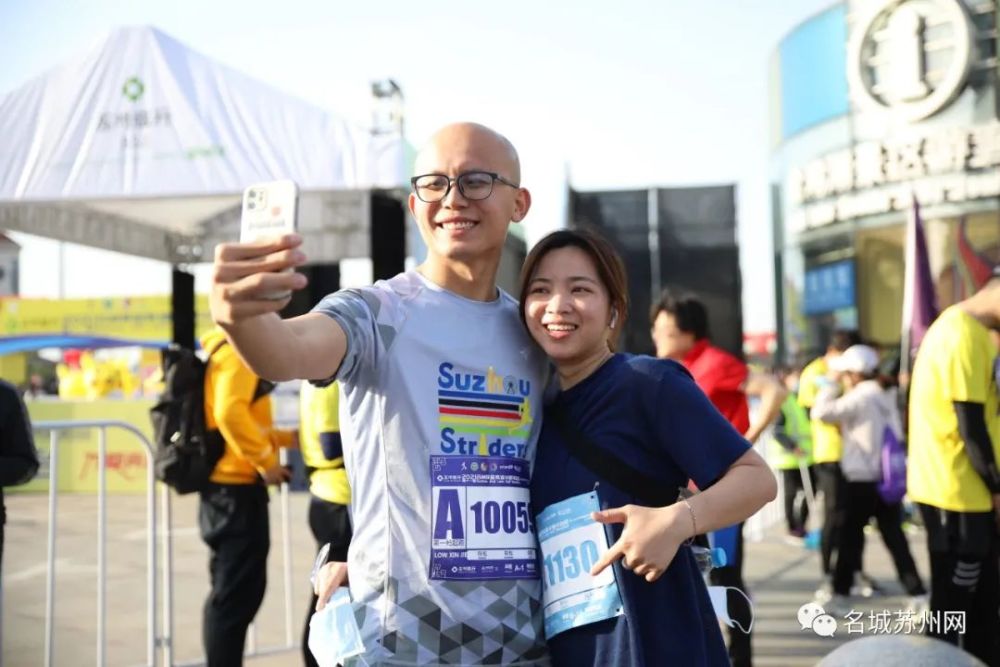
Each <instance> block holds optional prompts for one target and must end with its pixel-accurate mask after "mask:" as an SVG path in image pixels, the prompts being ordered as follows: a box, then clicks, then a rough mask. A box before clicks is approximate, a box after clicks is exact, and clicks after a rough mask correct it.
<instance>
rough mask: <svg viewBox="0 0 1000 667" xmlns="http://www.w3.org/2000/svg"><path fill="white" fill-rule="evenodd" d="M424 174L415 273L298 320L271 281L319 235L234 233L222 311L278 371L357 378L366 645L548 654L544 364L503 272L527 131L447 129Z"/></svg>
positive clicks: (448, 657)
mask: <svg viewBox="0 0 1000 667" xmlns="http://www.w3.org/2000/svg"><path fill="white" fill-rule="evenodd" d="M411 183H412V186H413V192H412V193H411V194H410V196H409V207H410V211H411V212H412V213H413V215H414V217H415V218H416V219H417V222H418V225H419V228H420V233H421V235H422V237H423V239H424V242H425V243H426V245H427V259H426V261H425V262H424V263H423V264H421V265H420V266H418V267H417V268H416V269H415V270H413V271H407V272H404V273H401V274H399V275H398V276H395V277H394V278H392V279H390V280H386V281H379V282H377V283H376V284H375V285H373V286H371V287H366V288H362V289H347V290H341V291H339V292H336V293H334V294H331V295H329V296H327V297H326V298H325V299H323V300H322V301H321V302H320V303H319V304H318V305H317V306H316V308H315V309H314V310H313V312H311V313H309V314H307V315H303V316H301V317H296V318H293V319H289V320H282V319H281V318H279V317H278V315H277V312H278V311H279V310H280V309H281V308H282V307H284V305H285V304H286V302H287V300H285V301H277V302H276V301H271V300H268V299H267V298H266V297H265V296H264V295H266V294H268V293H273V292H275V291H278V292H281V291H284V290H289V289H300V288H302V287H303V286H304V285H305V278H304V277H303V276H301V275H300V274H296V273H281V272H280V271H281V270H282V269H285V268H288V267H295V266H298V265H301V264H302V263H303V262H305V261H306V254H305V252H304V250H303V248H302V247H301V239H300V238H298V237H295V236H289V237H284V238H282V239H275V240H273V241H262V242H257V243H246V244H241V243H232V244H222V245H220V246H219V247H218V248H217V249H216V255H215V271H214V275H213V282H212V293H211V305H212V316H213V319H215V321H216V322H218V323H219V324H220V325H221V326H222V327H223V329H224V330H225V331H226V334H227V336H228V338H229V340H230V342H231V343H232V344H233V346H234V347H235V348H236V350H238V351H239V353H240V355H241V356H242V357H243V358H244V359H245V360H246V362H247V364H248V365H249V366H250V367H251V368H252V369H253V370H254V371H255V372H256V373H258V374H259V375H261V376H262V377H265V378H268V379H271V380H276V381H282V380H291V379H295V378H302V379H306V380H312V381H314V382H316V383H318V384H324V383H328V382H331V381H333V380H335V379H336V380H338V381H339V382H340V387H341V392H342V414H343V413H344V412H345V411H346V419H345V420H343V421H342V423H341V436H342V441H343V450H344V462H345V466H346V468H347V473H348V477H349V480H350V485H351V488H352V490H353V493H352V501H351V514H352V523H353V525H354V537H353V541H352V542H351V546H350V551H349V558H348V562H349V566H348V573H349V580H350V599H351V600H352V603H353V611H354V614H353V616H354V618H355V619H356V620H357V624H358V630H359V637H360V641H361V643H362V644H363V647H364V648H363V651H364V653H363V656H362V657H363V658H364V660H365V661H366V662H367V663H368V664H382V663H390V664H392V665H424V664H453V665H479V664H505V665H536V664H548V660H547V657H546V652H545V649H544V645H543V641H542V629H541V616H540V614H539V613H538V612H539V609H540V599H541V585H540V582H539V578H538V572H537V560H536V554H535V539H534V536H533V534H532V526H531V524H530V520H529V519H528V511H529V510H528V508H529V504H528V475H529V471H530V466H531V461H532V459H533V458H534V451H535V443H536V439H537V435H538V430H539V427H540V419H539V418H538V414H539V413H538V411H539V409H540V407H541V395H542V375H541V374H542V369H543V368H544V364H543V358H542V357H541V356H540V353H539V352H538V350H537V348H536V347H535V346H534V345H533V344H532V342H531V341H530V339H529V338H528V337H527V335H526V333H525V332H524V329H523V328H522V326H521V324H520V321H519V318H518V316H517V308H518V306H517V302H516V300H515V299H513V298H512V297H511V296H509V295H508V294H506V293H504V292H503V291H502V290H500V289H498V288H497V285H496V273H497V268H498V266H499V263H500V255H501V252H502V249H503V245H504V239H505V237H506V235H507V228H508V226H509V225H510V224H511V223H512V222H520V221H521V220H522V219H523V218H524V216H525V215H526V214H527V212H528V209H529V208H530V206H531V195H530V194H529V192H528V191H527V190H526V189H525V188H522V187H521V185H520V165H519V161H518V157H517V152H516V151H515V150H514V147H513V146H512V145H511V143H510V142H509V141H508V140H507V139H505V138H504V137H503V136H501V135H499V134H497V133H496V132H494V131H493V130H490V129H489V128H486V127H483V126H481V125H476V124H471V123H461V124H455V125H449V126H447V127H445V128H443V129H441V130H440V131H439V132H437V133H436V134H435V135H434V136H433V138H432V139H431V141H430V142H429V144H428V146H427V147H426V148H424V149H423V150H422V151H421V152H420V154H419V156H418V157H417V161H416V175H415V176H414V177H413V178H412V179H411ZM522 518H523V520H521V519H522ZM342 599H343V597H342V596H341V598H340V600H342ZM338 601H339V600H338V599H337V598H335V599H334V604H333V605H332V608H333V609H341V610H342V609H343V607H342V606H341V605H338ZM349 630H350V631H351V632H353V628H349ZM336 643H337V644H338V646H346V645H348V644H349V643H350V642H348V641H339V642H336ZM332 657H333V658H334V659H335V660H336V661H337V662H343V659H345V658H346V657H347V656H346V655H343V654H339V655H338V654H335V655H333V656H332Z"/></svg>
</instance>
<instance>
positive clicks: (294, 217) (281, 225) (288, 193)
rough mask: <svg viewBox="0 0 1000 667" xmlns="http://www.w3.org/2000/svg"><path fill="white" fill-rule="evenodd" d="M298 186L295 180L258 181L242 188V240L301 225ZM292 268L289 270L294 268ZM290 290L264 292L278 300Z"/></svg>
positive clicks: (279, 233)
mask: <svg viewBox="0 0 1000 667" xmlns="http://www.w3.org/2000/svg"><path fill="white" fill-rule="evenodd" d="M298 204H299V188H298V186H296V185H295V183H294V181H288V180H284V181H269V182H267V183H256V184H254V185H251V186H250V187H248V188H247V189H246V190H244V191H243V212H242V215H241V216H240V242H241V243H246V242H249V241H256V240H258V239H261V238H265V237H277V236H283V235H285V234H291V233H292V232H294V231H295V230H296V229H297V228H298ZM291 270H292V269H286V271H291ZM290 294H291V292H275V293H273V294H265V295H264V297H265V298H267V299H274V300H276V301H279V300H281V299H285V298H288V296H289V295H290Z"/></svg>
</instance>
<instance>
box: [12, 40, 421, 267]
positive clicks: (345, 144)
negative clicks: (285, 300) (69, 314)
mask: <svg viewBox="0 0 1000 667" xmlns="http://www.w3.org/2000/svg"><path fill="white" fill-rule="evenodd" d="M0 137H3V142H2V148H0V229H10V230H16V231H22V232H27V233H30V234H36V235H40V236H47V237H49V238H54V239H59V240H63V241H70V242H74V243H80V244H84V245H89V246H93V247H98V248H104V249H107V250H114V251H118V252H123V253H128V254H132V255H137V256H140V257H147V258H151V259H157V260H162V261H166V262H170V263H173V264H180V263H188V262H198V261H202V260H205V259H210V257H209V256H208V254H209V252H210V250H209V249H210V248H211V247H212V246H214V244H215V242H216V241H217V240H219V239H222V238H227V239H232V238H235V236H236V229H237V227H238V218H239V207H240V194H241V192H242V190H243V188H244V187H246V186H247V185H249V184H251V183H255V182H260V181H267V180H272V179H278V178H291V179H292V180H294V181H296V182H297V183H298V184H299V187H300V189H301V199H300V212H301V213H300V223H301V228H302V232H303V234H304V235H305V236H306V241H307V243H309V247H310V257H311V259H313V260H315V261H324V262H330V261H337V260H339V259H342V258H344V257H365V256H368V255H369V245H368V244H369V238H368V225H369V220H370V212H369V206H370V196H369V191H370V190H371V189H376V188H382V189H394V188H398V187H401V186H402V185H403V183H404V180H405V173H404V170H405V167H404V164H403V162H404V142H403V140H402V138H401V137H400V136H399V134H397V133H390V134H374V133H372V132H371V131H369V130H368V129H367V128H363V127H359V126H356V125H353V124H351V123H349V122H347V121H345V120H344V119H343V118H340V117H338V116H337V115H336V114H334V113H331V112H329V111H326V110H324V109H321V108H318V107H316V106H313V105H311V104H308V103H306V102H304V101H302V100H299V99H296V98H294V97H291V96H288V95H286V94H284V93H281V92H279V91H277V90H275V89H274V88H272V87H270V86H268V85H266V84H264V83H262V82H260V81H257V80H254V79H252V78H251V77H248V76H246V75H245V74H242V73H240V72H238V71H235V70H233V69H231V68H229V67H226V66H224V65H221V64H219V63H217V62H214V61H212V60H210V59H209V58H207V57H205V56H203V55H201V54H199V53H197V52H195V51H193V50H191V49H190V48H188V47H187V46H185V45H184V44H181V43H180V42H178V41H177V40H175V39H173V38H172V37H170V36H168V35H166V34H164V33H163V32H161V31H159V30H157V29H155V28H151V27H131V28H121V29H118V30H116V31H114V32H112V33H111V34H110V35H109V36H108V37H107V39H106V40H105V41H104V42H103V43H102V44H101V45H100V46H99V48H97V49H95V50H94V51H92V52H90V53H88V54H86V55H84V56H83V57H81V58H79V59H76V60H73V61H72V62H69V63H67V64H65V65H63V66H61V67H59V68H57V69H54V70H52V71H50V72H48V73H46V74H44V75H42V76H39V77H37V78H36V79H34V80H32V81H29V82H28V83H26V84H25V85H23V86H22V87H20V88H18V89H16V90H14V91H11V92H9V93H6V94H4V95H2V96H0Z"/></svg>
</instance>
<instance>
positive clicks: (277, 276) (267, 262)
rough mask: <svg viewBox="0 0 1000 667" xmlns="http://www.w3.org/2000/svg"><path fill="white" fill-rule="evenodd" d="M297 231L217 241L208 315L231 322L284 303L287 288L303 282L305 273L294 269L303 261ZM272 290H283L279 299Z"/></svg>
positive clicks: (253, 315)
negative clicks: (210, 310)
mask: <svg viewBox="0 0 1000 667" xmlns="http://www.w3.org/2000/svg"><path fill="white" fill-rule="evenodd" d="M301 245H302V237H301V236H299V235H298V234H285V235H283V236H278V237H272V238H267V237H263V238H260V239H258V240H256V241H248V242H245V243H220V244H219V245H218V246H216V248H215V263H214V267H213V270H212V288H211V293H210V296H209V302H210V305H211V309H212V319H213V320H215V321H216V322H218V323H219V324H221V325H224V326H225V325H234V324H238V323H239V322H240V321H242V320H246V319H250V318H253V317H257V316H259V315H263V314H265V313H276V312H278V311H280V310H281V309H282V308H284V307H285V306H286V305H288V302H289V301H290V300H291V291H292V290H297V289H302V288H303V287H305V286H306V283H307V281H306V277H305V276H304V275H302V274H301V273H296V272H295V271H294V270H290V269H294V268H295V267H297V266H301V265H302V264H304V263H305V261H306V257H305V254H304V253H303V252H302V251H301V250H300V249H299V248H300V246H301ZM275 293H287V296H285V297H284V298H281V299H275V298H273V295H274V294H275Z"/></svg>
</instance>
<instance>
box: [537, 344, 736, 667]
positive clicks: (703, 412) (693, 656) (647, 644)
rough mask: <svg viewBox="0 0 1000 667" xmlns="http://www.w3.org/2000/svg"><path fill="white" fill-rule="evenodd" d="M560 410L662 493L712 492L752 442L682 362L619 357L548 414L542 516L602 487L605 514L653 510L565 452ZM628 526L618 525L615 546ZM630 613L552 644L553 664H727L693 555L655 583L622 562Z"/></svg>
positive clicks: (541, 458)
mask: <svg viewBox="0 0 1000 667" xmlns="http://www.w3.org/2000/svg"><path fill="white" fill-rule="evenodd" d="M553 407H558V408H559V409H561V410H562V411H563V414H564V415H566V417H567V418H568V419H569V420H570V421H571V422H572V423H574V424H576V425H577V426H578V428H579V429H580V430H581V431H582V432H583V433H584V434H586V435H587V436H588V438H589V439H590V440H591V442H593V443H594V444H596V445H597V446H599V447H606V448H607V449H608V450H609V451H610V452H611V453H612V454H614V455H615V456H616V457H618V458H619V459H621V460H622V461H624V462H625V463H628V464H629V465H631V466H632V467H633V468H636V469H639V470H642V471H644V472H645V473H646V475H647V476H650V477H654V478H656V479H660V480H663V484H664V488H668V489H674V488H681V487H684V486H686V485H687V482H688V479H693V480H694V481H695V483H696V484H697V485H698V488H701V489H704V488H706V487H708V486H710V485H711V484H712V483H713V482H714V481H716V480H717V479H718V478H719V477H721V476H722V474H723V473H725V471H726V470H727V469H728V468H729V466H730V465H732V464H733V463H734V462H735V461H736V459H738V458H739V457H740V456H742V455H743V454H744V453H746V451H747V449H748V448H749V443H747V441H746V440H744V439H743V436H741V435H740V434H739V433H737V432H736V430H735V429H734V428H733V427H732V426H731V425H730V424H729V422H728V421H726V419H725V418H724V417H723V416H722V415H721V414H719V412H718V410H716V409H715V407H714V406H713V405H712V404H711V402H709V400H708V398H706V396H705V394H704V393H702V391H701V390H700V389H699V388H698V386H697V385H696V384H695V383H694V380H692V379H691V376H690V375H689V374H688V372H687V371H686V370H684V368H683V367H682V366H681V365H680V364H677V363H675V362H673V361H666V360H661V359H654V358H652V357H646V356H633V355H628V354H616V355H615V356H614V357H612V358H611V359H609V360H608V361H607V362H606V363H605V364H604V365H603V366H601V367H600V368H599V369H598V370H597V371H595V372H594V373H593V374H592V375H591V376H590V377H588V378H587V379H585V380H583V381H582V382H580V383H579V384H577V385H575V386H573V387H571V388H570V389H568V390H567V391H564V392H561V393H559V394H558V396H557V397H556V398H555V402H554V403H553V405H551V406H547V407H546V418H545V420H544V422H543V427H542V432H541V436H540V439H539V442H538V453H537V456H536V459H535V468H534V474H533V476H532V481H531V502H532V509H533V512H534V513H535V515H537V514H538V513H539V512H541V511H542V510H543V509H544V508H546V507H548V506H549V505H551V504H552V503H556V502H559V501H560V500H565V499H566V498H571V497H573V496H577V495H579V494H581V493H587V492H589V491H592V490H593V489H594V485H595V483H598V487H597V495H598V497H599V499H600V503H601V507H602V508H604V509H606V508H611V507H620V506H622V505H627V504H630V503H631V504H636V505H644V504H646V503H644V502H642V501H640V500H639V499H638V498H636V497H635V496H633V495H632V494H630V493H629V492H628V491H626V490H624V489H620V488H617V487H615V486H614V485H612V484H611V483H610V482H609V481H607V480H603V479H600V478H599V477H598V476H597V475H595V474H594V473H593V472H591V471H590V469H589V468H587V467H586V466H584V465H583V464H582V463H580V462H579V461H577V460H576V459H575V458H574V457H573V456H572V455H571V454H570V452H569V450H568V449H567V448H566V445H565V443H564V440H563V437H562V434H561V433H560V431H559V427H558V426H557V423H556V420H555V419H552V418H549V417H548V415H549V414H550V412H551V410H552V409H553ZM621 531H622V524H610V525H609V526H607V529H606V533H607V537H608V543H609V544H613V543H614V542H615V541H616V540H617V539H618V538H619V537H620V536H621ZM614 571H615V578H616V579H617V581H618V589H619V591H620V593H621V597H622V603H623V606H624V609H625V613H624V615H622V616H618V617H615V618H611V619H607V620H604V621H600V622H598V623H592V624H590V625H585V626H582V627H578V628H573V629H570V630H567V631H565V632H561V633H559V634H557V635H556V636H555V637H552V638H549V639H548V644H549V650H550V653H551V655H552V661H553V665H554V666H555V667H560V666H562V665H566V666H568V667H585V666H587V665H594V666H595V667H597V666H598V665H600V666H601V667H606V666H608V665H616V666H619V667H626V666H627V667H641V666H645V665H649V666H654V665H656V666H659V665H683V666H684V667H689V666H693V665H729V658H728V656H727V655H726V648H725V644H724V643H723V641H722V633H721V632H720V630H719V624H718V621H717V620H716V617H715V613H714V611H713V610H712V603H711V601H710V600H709V597H708V591H707V589H706V587H705V583H704V580H703V579H702V577H701V574H700V573H699V571H698V567H697V565H696V564H695V561H694V557H693V556H692V555H691V551H690V550H689V549H687V548H686V547H681V548H680V549H679V550H678V552H677V556H676V557H675V558H674V560H673V561H672V562H671V564H670V566H669V567H668V568H667V570H666V572H664V573H663V576H661V577H660V578H659V579H657V580H656V581H655V582H654V583H649V582H647V581H646V580H645V579H643V578H641V577H638V576H636V575H635V574H633V573H632V572H630V571H628V570H625V569H623V568H622V567H621V564H620V561H619V562H616V563H615V565H614Z"/></svg>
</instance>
